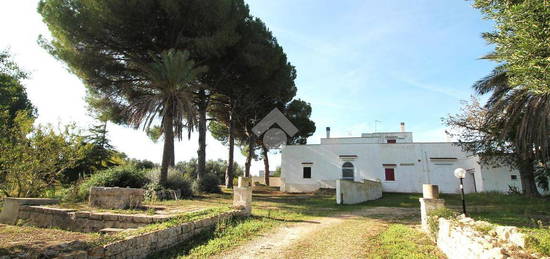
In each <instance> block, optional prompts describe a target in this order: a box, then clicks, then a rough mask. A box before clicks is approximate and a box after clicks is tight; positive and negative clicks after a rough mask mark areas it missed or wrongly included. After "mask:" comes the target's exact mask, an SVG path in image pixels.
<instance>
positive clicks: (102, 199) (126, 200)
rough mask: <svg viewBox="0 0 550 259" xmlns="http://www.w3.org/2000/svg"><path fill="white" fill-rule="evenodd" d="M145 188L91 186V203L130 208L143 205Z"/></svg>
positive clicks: (101, 206)
mask: <svg viewBox="0 0 550 259" xmlns="http://www.w3.org/2000/svg"><path fill="white" fill-rule="evenodd" d="M144 195H145V190H144V189H136V188H119V187H91V188H90V200H89V204H90V206H92V207H98V208H103V209H128V208H137V207H139V206H141V203H142V202H143V200H144V198H145V196H144Z"/></svg>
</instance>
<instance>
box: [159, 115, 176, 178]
mask: <svg viewBox="0 0 550 259" xmlns="http://www.w3.org/2000/svg"><path fill="white" fill-rule="evenodd" d="M171 106H172V105H167V106H166V107H167V111H166V116H165V117H164V150H163V152H162V165H161V168H160V180H159V184H160V185H162V186H165V185H166V181H167V179H168V167H169V166H170V160H171V159H172V157H173V156H174V125H173V122H174V121H173V120H174V118H173V111H172V109H171V108H172V107H171Z"/></svg>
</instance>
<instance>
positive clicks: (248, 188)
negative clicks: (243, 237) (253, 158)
mask: <svg viewBox="0 0 550 259" xmlns="http://www.w3.org/2000/svg"><path fill="white" fill-rule="evenodd" d="M238 186H239V187H237V188H233V207H235V208H238V209H242V210H244V211H245V213H246V215H250V214H252V178H250V177H242V176H240V177H239V185H238Z"/></svg>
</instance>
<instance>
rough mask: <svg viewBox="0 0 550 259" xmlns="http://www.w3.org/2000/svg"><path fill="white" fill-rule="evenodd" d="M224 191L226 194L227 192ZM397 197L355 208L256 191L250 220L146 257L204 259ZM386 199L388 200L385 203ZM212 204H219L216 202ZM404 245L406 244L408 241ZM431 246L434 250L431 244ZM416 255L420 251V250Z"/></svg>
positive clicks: (325, 197) (326, 195) (327, 199)
mask: <svg viewBox="0 0 550 259" xmlns="http://www.w3.org/2000/svg"><path fill="white" fill-rule="evenodd" d="M225 191H227V192H229V190H225ZM222 195H227V194H222ZM412 196H413V197H415V198H416V204H415V202H414V199H415V198H411V201H409V202H408V203H407V204H408V205H409V206H408V207H414V206H416V207H418V206H419V203H418V198H417V196H416V195H412ZM209 197H212V198H214V197H218V196H216V195H208V196H205V197H203V198H202V201H201V202H208V200H209ZM229 197H231V196H229ZM400 197H401V196H399V195H398V196H396V195H393V194H390V195H387V196H385V198H384V200H380V201H376V204H377V205H374V204H371V203H370V202H367V203H362V204H357V205H337V204H336V201H335V196H334V193H333V192H330V191H328V192H327V191H322V192H318V193H315V194H285V193H280V192H278V191H277V190H276V189H275V188H269V187H263V188H258V189H256V190H255V192H254V197H253V216H252V217H250V218H238V219H234V220H231V221H228V222H224V223H223V224H221V225H220V226H218V227H217V228H216V229H214V230H212V231H208V232H205V233H202V234H201V235H200V236H198V237H196V238H194V239H193V241H192V242H190V243H185V244H182V245H180V246H178V247H175V248H173V249H169V250H166V251H162V252H160V253H157V254H155V255H152V256H150V258H205V257H208V256H212V255H219V254H222V253H223V252H225V251H229V250H231V249H232V248H234V247H236V246H238V245H241V244H243V243H245V242H246V241H248V240H251V239H253V238H255V237H256V236H258V235H260V234H263V233H266V232H267V231H270V230H271V229H273V228H274V227H277V226H281V225H282V224H292V223H294V222H301V221H305V220H311V219H315V218H317V217H323V216H329V215H334V214H338V213H342V212H347V211H352V210H357V209H361V208H368V207H372V206H394V207H399V205H395V204H397V203H395V202H401V201H400V199H399V198H400ZM218 198H219V197H218ZM386 198H388V199H387V200H386ZM216 202H220V201H219V200H217V201H216ZM167 203H168V204H170V203H171V204H174V203H178V202H175V201H172V202H165V203H164V204H167ZM403 207H407V206H403ZM378 220H380V219H378ZM416 220H417V219H416ZM356 222H357V221H356ZM404 222H407V223H409V222H410V219H404ZM388 223H389V222H388ZM349 224H350V225H353V226H350V227H357V226H358V225H357V224H355V225H354V224H353V223H351V222H350V223H349ZM365 224H367V223H365ZM385 228H387V226H385ZM385 228H384V229H385ZM366 232H368V231H366ZM415 233H417V232H415ZM417 234H418V233H417ZM419 235H424V234H419ZM395 238H396V242H406V239H407V237H397V236H396V237H395ZM367 241H368V240H367V239H365V242H367ZM424 241H425V240H421V239H419V242H416V241H412V243H414V244H418V245H427V244H428V243H424ZM408 242H409V243H410V241H408ZM431 247H432V249H435V246H434V244H433V243H432V244H431ZM365 249H366V248H365ZM435 250H437V249H435ZM365 252H366V250H365ZM419 253H423V252H422V251H421V252H419ZM432 254H433V251H430V252H429V253H427V254H426V255H427V256H426V257H422V258H433V256H431V255H432ZM362 257H363V256H362Z"/></svg>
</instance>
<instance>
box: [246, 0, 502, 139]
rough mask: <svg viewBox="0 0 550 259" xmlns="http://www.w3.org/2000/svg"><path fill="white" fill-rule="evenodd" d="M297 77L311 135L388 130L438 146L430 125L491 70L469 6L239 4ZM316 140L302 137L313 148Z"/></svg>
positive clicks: (481, 26)
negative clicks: (261, 25) (265, 29)
mask: <svg viewBox="0 0 550 259" xmlns="http://www.w3.org/2000/svg"><path fill="white" fill-rule="evenodd" d="M248 3H249V5H250V8H251V11H252V13H253V14H254V15H256V16H258V17H260V18H261V19H262V20H264V21H265V22H266V24H267V25H268V26H269V28H270V29H271V30H272V31H273V33H274V34H275V35H276V37H277V38H278V40H279V42H280V44H281V45H282V46H283V47H284V49H285V51H286V53H287V55H288V57H289V59H290V61H291V62H292V64H294V65H295V66H296V68H297V71H298V80H297V86H298V97H300V98H303V99H305V100H307V101H309V102H311V103H312V106H313V119H314V121H315V122H316V123H317V127H318V130H317V135H318V136H320V135H324V128H325V127H326V126H330V127H331V128H332V129H333V132H334V133H333V135H335V136H348V135H350V134H351V135H353V136H357V135H359V134H360V133H361V132H367V131H373V130H374V121H375V120H379V121H382V123H379V124H378V126H377V128H378V130H379V131H380V130H386V131H396V130H398V129H399V122H401V121H404V122H406V124H407V130H411V131H414V132H415V138H416V140H419V141H444V140H445V137H444V134H443V133H442V132H443V127H442V125H441V120H440V118H441V117H443V116H446V115H447V114H448V113H453V112H456V111H457V109H458V107H459V105H460V104H459V101H460V100H461V99H462V100H463V99H468V97H469V95H470V94H472V90H471V85H472V83H473V82H475V81H476V80H477V79H479V78H481V77H483V76H484V75H486V74H488V72H489V71H490V70H491V68H492V67H493V66H494V64H491V63H490V62H488V61H484V60H479V58H480V57H482V56H483V55H485V54H487V53H488V52H490V50H491V47H490V46H488V45H487V44H486V43H485V42H484V40H483V39H481V37H480V34H481V33H482V32H484V31H489V30H491V26H490V23H489V22H488V21H486V20H482V18H481V16H480V14H479V12H478V11H477V10H475V9H473V8H472V7H471V6H470V4H471V2H469V1H435V0H431V1H428V0H426V1H405V0H402V1H324V0H323V1H320V0H300V1H296V0H294V1H292V0H277V1H248ZM317 141H318V137H316V138H315V139H312V142H317Z"/></svg>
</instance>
